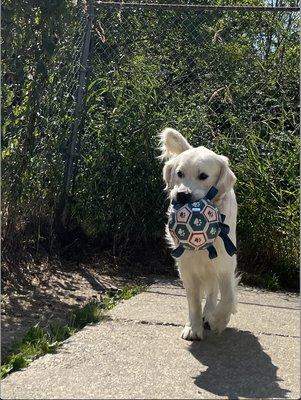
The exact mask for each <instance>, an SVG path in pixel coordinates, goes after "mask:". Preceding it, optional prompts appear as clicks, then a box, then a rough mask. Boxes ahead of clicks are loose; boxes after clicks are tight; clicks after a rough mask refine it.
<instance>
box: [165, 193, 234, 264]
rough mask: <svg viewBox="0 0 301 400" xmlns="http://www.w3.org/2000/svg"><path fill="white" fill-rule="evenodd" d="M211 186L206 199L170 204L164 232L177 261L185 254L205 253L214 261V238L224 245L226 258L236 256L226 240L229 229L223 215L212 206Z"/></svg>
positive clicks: (229, 242) (229, 241)
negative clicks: (204, 251) (204, 250)
mask: <svg viewBox="0 0 301 400" xmlns="http://www.w3.org/2000/svg"><path fill="white" fill-rule="evenodd" d="M217 192H218V191H217V189H216V188H215V187H214V186H212V187H211V188H210V189H209V191H208V193H207V195H206V196H205V197H204V198H202V199H200V200H197V201H194V202H190V203H186V204H182V203H179V202H173V203H172V205H171V207H170V209H169V220H168V229H169V232H170V235H171V237H172V238H173V240H174V243H175V244H176V245H177V247H176V248H174V249H173V251H172V253H171V254H172V256H173V257H176V258H178V257H181V255H182V254H183V252H184V251H185V250H188V251H189V250H203V249H207V250H208V256H209V258H210V259H213V258H215V257H217V252H216V249H215V248H214V246H213V243H214V241H215V239H216V238H217V236H220V237H221V239H222V241H223V242H224V246H225V249H226V251H227V253H228V254H229V255H230V256H233V255H234V254H235V253H236V247H235V244H234V243H233V242H232V241H231V239H230V238H229V236H228V233H229V230H230V228H229V226H228V225H226V224H225V223H224V221H225V215H223V214H221V213H220V212H219V210H218V208H217V207H216V206H215V205H214V203H212V201H211V200H212V199H213V198H214V196H216V194H217Z"/></svg>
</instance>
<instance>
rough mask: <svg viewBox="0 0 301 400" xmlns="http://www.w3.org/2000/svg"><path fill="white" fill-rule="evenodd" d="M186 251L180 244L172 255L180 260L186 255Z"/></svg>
mask: <svg viewBox="0 0 301 400" xmlns="http://www.w3.org/2000/svg"><path fill="white" fill-rule="evenodd" d="M184 250H185V249H184V247H183V246H182V245H181V244H180V246H178V247H177V248H176V249H173V251H172V252H171V255H172V256H173V257H175V258H179V257H181V255H182V254H183V253H184Z"/></svg>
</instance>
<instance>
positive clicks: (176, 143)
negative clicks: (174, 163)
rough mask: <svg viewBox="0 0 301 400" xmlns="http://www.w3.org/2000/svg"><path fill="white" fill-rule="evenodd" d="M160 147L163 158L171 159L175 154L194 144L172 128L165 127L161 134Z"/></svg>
mask: <svg viewBox="0 0 301 400" xmlns="http://www.w3.org/2000/svg"><path fill="white" fill-rule="evenodd" d="M159 139H160V149H161V156H160V158H161V159H162V160H164V159H169V158H171V157H173V156H177V155H178V154H180V153H182V152H183V151H185V150H188V149H191V148H192V146H190V144H189V143H188V142H187V140H186V139H185V138H184V136H182V135H181V134H180V132H178V131H176V130H175V129H172V128H165V129H164V130H163V131H162V132H161V133H160V134H159Z"/></svg>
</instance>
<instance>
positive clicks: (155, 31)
mask: <svg viewBox="0 0 301 400" xmlns="http://www.w3.org/2000/svg"><path fill="white" fill-rule="evenodd" d="M217 3H218V2H217ZM243 3H244V2H243ZM246 3H247V2H246ZM251 3H252V4H254V5H255V4H256V5H260V4H263V2H261V1H257V0H254V1H253V2H251ZM20 4H21V5H20V8H16V9H15V8H14V5H13V2H11V1H6V2H5V6H4V9H3V14H4V16H5V23H4V36H6V38H8V37H10V35H11V32H12V37H13V40H5V42H6V43H8V45H6V47H5V51H4V58H5V60H4V63H3V106H4V112H3V116H4V118H3V121H4V122H3V136H4V140H3V154H2V157H3V178H4V179H3V181H4V182H3V204H4V207H3V210H4V212H3V235H4V239H5V241H4V242H5V244H7V243H10V244H11V243H12V242H14V241H16V240H17V236H18V235H17V233H19V232H22V234H23V236H22V240H23V242H25V243H26V246H31V248H32V247H34V248H35V249H36V250H38V248H39V243H40V242H42V243H43V244H44V245H45V246H46V247H47V248H49V247H50V248H51V246H52V244H53V240H54V238H55V235H54V227H53V221H54V215H55V211H56V209H57V202H58V197H59V194H60V190H61V188H62V175H63V168H64V162H65V160H66V157H67V155H66V145H67V142H68V138H69V135H70V129H71V126H72V120H73V117H72V114H73V110H74V99H75V90H74V88H75V87H76V80H77V78H78V71H79V57H80V54H79V50H80V43H81V41H82V37H83V26H84V19H83V16H84V15H85V14H84V12H83V7H84V6H83V3H82V2H78V3H77V4H75V3H73V2H72V3H71V2H68V1H64V2H60V7H59V8H58V7H57V8H53V10H55V11H53V12H52V11H51V10H52V8H51V9H49V6H48V5H46V3H45V4H44V2H41V4H40V5H35V6H34V7H33V6H32V2H31V1H30V0H22V1H21V3H20ZM47 4H48V3H47ZM248 4H250V2H248ZM298 22H299V17H298V15H297V13H280V12H277V13H275V12H274V13H267V12H265V13H255V12H244V13H239V12H220V11H204V12H192V11H190V12H176V11H166V12H164V13H162V12H161V11H158V10H122V11H121V12H119V11H118V10H114V9H104V8H102V7H101V5H98V6H97V5H96V10H95V20H94V27H93V32H92V45H91V50H90V57H89V59H90V68H89V76H88V81H89V84H88V86H87V91H86V97H85V102H84V109H83V112H82V114H81V116H82V121H81V126H80V130H79V143H78V146H77V149H76V151H77V153H78V160H77V164H76V168H75V173H74V182H73V190H72V195H71V196H70V202H71V208H70V213H71V221H72V224H73V226H76V227H80V228H82V229H83V230H84V231H85V233H86V235H87V236H88V237H89V238H101V239H102V244H109V245H110V246H111V248H113V251H114V252H116V251H117V250H120V249H122V248H124V247H126V246H128V245H129V244H130V243H131V244H132V243H133V242H135V243H137V244H139V245H140V246H141V247H142V246H143V242H145V243H146V242H148V243H152V242H153V241H154V240H157V239H158V238H159V237H163V235H164V223H165V210H166V206H167V202H166V201H165V194H164V193H163V182H162V179H161V169H162V165H161V164H160V162H159V161H158V159H157V156H158V155H159V152H158V150H157V145H158V143H157V134H158V132H159V131H160V130H161V129H163V128H164V127H166V126H172V127H174V128H176V129H178V130H180V131H181V132H182V133H183V134H184V135H185V136H186V137H187V138H188V139H189V140H190V141H191V143H192V144H193V145H205V146H207V147H209V148H212V149H213V150H215V151H218V152H221V153H224V154H225V155H227V156H228V157H229V158H230V160H231V161H232V166H233V170H234V172H235V173H236V174H237V176H238V184H237V196H238V202H239V224H238V232H239V248H240V265H241V267H242V268H244V269H246V270H249V271H250V272H252V271H253V272H254V273H255V272H258V271H260V273H261V274H266V275H267V276H274V274H276V275H275V282H276V281H277V279H280V281H281V282H288V283H289V284H292V283H294V281H296V277H297V271H298V270H297V265H298V246H297V243H298V239H297V238H298V228H299V224H298V201H299V200H298V198H299V197H298V189H297V188H298V156H297V154H298V146H299V143H298V142H299V140H298V135H297V132H298V126H299V114H298V109H297V104H298V101H299V90H298V77H299V59H298V57H299V42H298V27H299V24H298ZM20 27H22V29H21V28H20ZM30 49H31V50H30ZM18 54H21V56H22V63H20V60H19V58H18ZM70 82H71V87H70ZM22 240H21V242H22ZM23 242H22V243H23ZM4 249H7V251H6V253H8V254H12V251H10V250H9V249H11V247H9V246H5V247H4ZM273 282H274V281H273ZM273 285H274V286H275V285H276V284H274V283H273ZM276 286H277V285H276Z"/></svg>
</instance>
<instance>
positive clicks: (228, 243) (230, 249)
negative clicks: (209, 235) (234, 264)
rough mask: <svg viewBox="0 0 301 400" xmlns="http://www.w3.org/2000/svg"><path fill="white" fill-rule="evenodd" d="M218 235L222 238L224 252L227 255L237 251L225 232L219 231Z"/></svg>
mask: <svg viewBox="0 0 301 400" xmlns="http://www.w3.org/2000/svg"><path fill="white" fill-rule="evenodd" d="M219 235H220V237H221V238H222V239H223V242H224V246H225V249H226V252H227V253H228V254H229V256H233V255H234V254H235V253H236V251H237V250H236V247H235V245H234V243H233V242H232V240H231V239H230V238H229V236H228V235H227V234H226V233H225V232H223V231H221V232H220V234H219Z"/></svg>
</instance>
